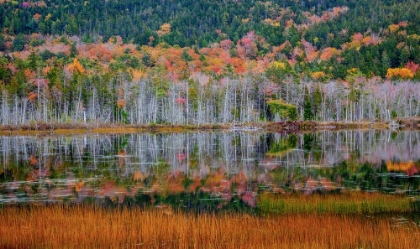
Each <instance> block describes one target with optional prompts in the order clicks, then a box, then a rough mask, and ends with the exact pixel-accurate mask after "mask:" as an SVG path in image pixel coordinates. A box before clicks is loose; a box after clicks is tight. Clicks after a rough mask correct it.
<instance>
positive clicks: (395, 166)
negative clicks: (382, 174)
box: [386, 161, 414, 171]
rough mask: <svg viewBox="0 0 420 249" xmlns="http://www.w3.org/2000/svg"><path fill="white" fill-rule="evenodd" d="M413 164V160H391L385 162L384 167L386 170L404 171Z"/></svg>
mask: <svg viewBox="0 0 420 249" xmlns="http://www.w3.org/2000/svg"><path fill="white" fill-rule="evenodd" d="M413 165H414V163H413V161H408V162H396V163H393V162H391V161H387V162H386V169H387V170H388V171H406V170H409V169H410V168H411V167H412V166H413Z"/></svg>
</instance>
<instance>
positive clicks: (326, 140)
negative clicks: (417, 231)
mask: <svg viewBox="0 0 420 249" xmlns="http://www.w3.org/2000/svg"><path fill="white" fill-rule="evenodd" d="M419 141H420V133H419V132H415V131H401V132H391V131H376V132H375V131H341V132H330V131H323V132H318V133H312V134H298V135H295V134H293V135H284V134H276V133H261V132H260V133H246V132H238V131H234V132H195V133H172V134H144V133H141V134H128V135H75V136H3V137H0V203H21V202H23V203H27V202H57V201H69V202H81V201H83V200H85V199H86V198H88V199H89V198H90V199H92V198H93V199H95V200H96V199H103V200H104V199H107V200H109V201H111V202H115V203H118V202H124V201H127V200H130V198H140V199H142V198H145V199H147V200H149V201H150V202H153V203H155V204H158V203H159V201H162V199H161V198H162V196H166V197H169V196H174V195H177V196H178V197H177V198H178V199H177V200H178V202H179V203H180V205H181V204H182V203H181V202H183V203H184V204H185V202H186V200H187V199H188V198H192V197H193V198H195V199H196V200H197V199H200V200H201V201H202V200H207V199H209V200H212V201H215V200H217V206H218V207H223V206H224V205H227V203H229V202H231V201H232V200H235V201H239V202H241V203H244V204H246V205H249V206H255V201H256V198H255V197H256V195H257V193H258V192H259V191H275V192H287V191H299V192H304V193H307V194H310V193H314V192H324V191H335V192H339V191H340V190H341V189H343V188H345V189H362V190H369V191H384V192H403V193H407V194H409V195H418V194H419V192H420V189H419V182H420V179H419V177H420V176H419V169H420V167H419V166H420V144H419ZM179 196H183V197H182V198H181V197H179ZM162 202H163V201H162ZM175 202H176V201H175ZM184 204H182V205H184Z"/></svg>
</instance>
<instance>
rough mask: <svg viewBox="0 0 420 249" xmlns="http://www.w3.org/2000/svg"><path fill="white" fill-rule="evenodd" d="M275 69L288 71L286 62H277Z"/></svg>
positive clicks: (274, 65) (274, 64)
mask: <svg viewBox="0 0 420 249" xmlns="http://www.w3.org/2000/svg"><path fill="white" fill-rule="evenodd" d="M272 65H273V67H275V68H281V69H283V70H285V69H286V63H284V62H280V61H275V62H273V64H272Z"/></svg>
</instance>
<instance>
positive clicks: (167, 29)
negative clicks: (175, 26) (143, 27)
mask: <svg viewBox="0 0 420 249" xmlns="http://www.w3.org/2000/svg"><path fill="white" fill-rule="evenodd" d="M169 33H171V24H169V23H164V24H162V25H161V26H160V29H159V30H158V31H157V34H158V35H159V36H162V35H167V34H169Z"/></svg>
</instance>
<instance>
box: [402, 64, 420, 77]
mask: <svg viewBox="0 0 420 249" xmlns="http://www.w3.org/2000/svg"><path fill="white" fill-rule="evenodd" d="M404 67H405V68H407V69H410V71H411V72H413V74H414V75H415V74H416V73H417V71H418V70H419V64H417V63H414V62H413V61H409V62H407V64H405V66H404Z"/></svg>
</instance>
